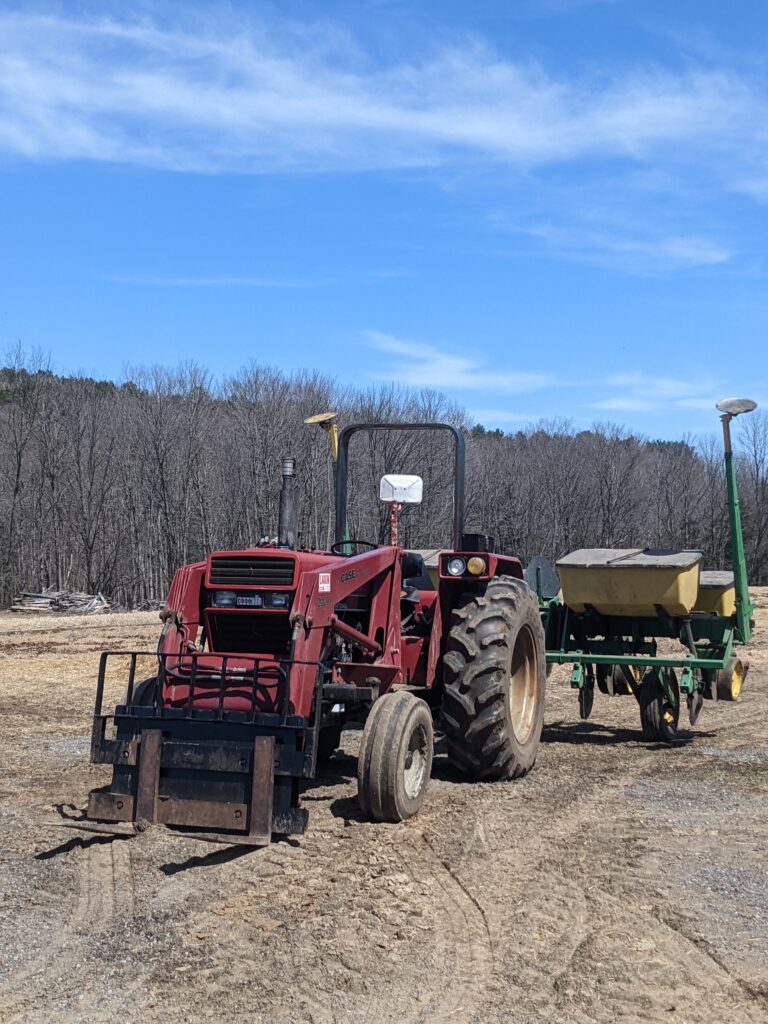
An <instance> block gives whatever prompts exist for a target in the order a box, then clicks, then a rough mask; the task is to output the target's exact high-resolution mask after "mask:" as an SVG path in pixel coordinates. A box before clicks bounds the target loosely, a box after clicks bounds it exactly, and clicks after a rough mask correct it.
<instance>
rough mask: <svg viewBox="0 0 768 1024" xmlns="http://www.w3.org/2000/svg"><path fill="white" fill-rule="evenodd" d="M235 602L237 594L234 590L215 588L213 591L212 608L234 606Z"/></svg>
mask: <svg viewBox="0 0 768 1024" xmlns="http://www.w3.org/2000/svg"><path fill="white" fill-rule="evenodd" d="M236 604H237V594H236V593H235V592H234V590H215V591H214V592H213V606H214V608H234V607H235V605H236Z"/></svg>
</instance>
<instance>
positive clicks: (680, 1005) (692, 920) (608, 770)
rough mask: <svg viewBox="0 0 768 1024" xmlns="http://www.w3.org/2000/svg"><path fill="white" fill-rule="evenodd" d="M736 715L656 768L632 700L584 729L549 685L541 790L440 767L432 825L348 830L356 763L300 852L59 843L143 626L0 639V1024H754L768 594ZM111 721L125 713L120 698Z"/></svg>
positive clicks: (108, 624) (347, 756)
mask: <svg viewBox="0 0 768 1024" xmlns="http://www.w3.org/2000/svg"><path fill="white" fill-rule="evenodd" d="M757 600H758V603H759V609H758V626H759V632H758V636H757V640H756V642H755V643H754V645H753V647H752V649H751V651H750V656H751V660H752V669H751V672H750V674H749V677H748V680H747V686H746V689H745V692H744V695H743V697H742V700H741V701H740V702H739V703H738V704H717V705H711V704H709V702H708V703H707V705H706V706H705V708H704V711H703V713H702V716H701V718H700V719H699V722H698V724H697V726H696V728H695V729H694V730H689V729H687V728H683V729H682V730H681V734H680V735H681V739H680V742H679V743H678V744H677V745H676V746H675V747H674V748H672V749H664V748H659V747H655V746H651V745H649V744H647V743H646V742H644V741H643V739H642V736H641V734H640V731H639V721H638V712H637V706H636V704H635V702H634V700H633V699H632V698H623V699H616V698H614V699H609V698H607V697H602V696H601V695H599V694H598V695H597V696H596V700H595V709H594V712H593V715H592V718H591V719H590V721H589V722H586V723H582V722H580V721H579V720H578V713H577V709H576V700H575V697H574V695H573V693H572V692H571V691H570V689H569V687H568V686H567V678H566V676H565V673H564V671H563V670H558V671H556V672H555V673H553V675H552V677H551V678H550V684H549V692H548V696H547V704H548V711H547V725H546V728H545V734H544V742H543V744H542V747H541V751H540V755H539V760H538V763H537V765H536V768H535V769H534V771H533V772H532V773H531V774H530V775H529V776H528V777H527V778H525V779H523V780H521V781H519V782H510V783H489V784H479V785H477V784H476V785H473V784H468V783H464V782H462V781H460V780H459V779H458V778H457V777H456V776H455V775H453V774H452V773H451V771H450V769H449V768H448V766H447V765H446V763H445V758H444V756H441V755H439V756H438V757H437V758H436V761H435V769H434V774H433V780H432V783H431V785H430V790H429V794H428V797H427V803H426V806H425V808H424V811H423V812H422V814H421V815H420V816H419V817H418V818H416V819H414V820H412V821H410V822H408V823H405V824H402V825H372V824H368V823H365V822H362V821H361V820H360V818H359V815H358V813H357V809H356V801H355V783H354V775H355V760H354V752H355V749H356V745H357V740H358V736H359V734H358V733H356V732H349V733H346V734H345V737H344V742H345V753H344V754H337V755H336V756H335V757H334V759H333V760H332V761H331V763H330V766H329V768H328V770H327V771H326V772H325V774H324V775H323V776H322V777H321V778H320V779H319V780H318V782H317V784H316V785H314V786H313V787H312V788H311V789H309V790H308V791H307V793H306V796H305V806H307V807H309V808H310V828H309V831H308V833H307V835H306V836H305V837H303V838H301V839H300V840H293V841H291V842H282V843H273V845H272V846H271V847H269V848H267V849H264V850H256V851H246V852H243V851H242V850H238V849H233V848H231V847H223V848H219V847H211V846H207V845H205V844H203V843H200V842H197V841H195V840H189V839H180V838H177V837H173V836H170V835H168V834H166V833H163V832H161V831H157V830H153V831H150V832H148V833H146V834H144V835H142V836H140V837H137V838H134V839H130V840H105V839H103V838H101V837H96V838H93V839H87V840H83V839H79V838H73V836H72V834H71V833H67V832H64V831H63V830H58V831H57V830H56V829H55V828H51V827H48V826H46V825H45V824H43V822H44V821H51V820H53V819H54V818H55V817H56V814H55V811H54V810H53V805H56V804H66V803H70V802H71V803H74V804H75V805H76V806H78V807H82V806H83V805H84V803H85V798H86V794H87V791H88V790H89V789H90V788H92V787H93V786H95V785H100V784H103V783H105V782H107V781H108V778H109V769H106V768H103V767H96V766H91V765H89V764H88V732H89V728H90V712H91V701H92V696H93V686H94V677H95V672H96V666H97V652H98V651H100V650H101V649H102V648H112V649H115V648H117V649H122V650H128V649H131V648H135V647H139V648H142V649H146V650H148V651H151V650H152V648H153V646H154V642H155V638H156V636H157V629H158V622H157V617H156V615H155V614H152V613H147V614H133V615H109V616H100V617H92V618H85V619H78V618H63V617H57V618H49V617H46V618H42V617H41V618H40V619H39V620H38V619H35V620H30V619H27V618H22V617H16V616H11V615H0V648H1V649H2V652H3V653H2V654H0V722H1V723H2V730H1V732H0V739H1V740H2V758H1V759H0V825H1V826H2V847H0V1020H2V1021H28V1022H49V1021H55V1022H74V1021H87V1022H89V1024H91V1022H101V1021H104V1022H107V1021H109V1022H112V1021H115V1020H120V1021H121V1022H123V1024H133V1022H139V1021H141V1022H150V1021H163V1022H168V1021H173V1022H175V1021H199V1020H203V1019H212V1020H215V1021H222V1022H229V1021H245V1020H248V1021H252V1022H265V1024H266V1022H269V1024H271V1022H286V1024H288V1022H291V1024H296V1022H305V1021H306V1022H315V1024H332V1022H344V1024H347V1022H349V1024H358V1022H360V1024H362V1022H368V1024H379V1022H381V1024H384V1022H396V1024H409V1022H425V1024H426V1022H429V1024H443V1022H447V1024H459V1022H463V1024H470V1022H474V1024H510V1022H520V1024H527V1022H534V1021H536V1022H539V1021H540V1022H577V1024H578V1022H593V1021H594V1022H606V1024H607V1022H616V1021H632V1022H636V1021H670V1020H674V1021H676V1022H691V1024H693V1022H696V1024H707V1022H717V1024H721V1022H722V1021H724V1020H726V1021H728V1022H729V1024H739V1022H748V1021H749V1022H762V1021H765V1020H766V1019H768V877H767V876H766V870H765V849H766V846H767V845H768V799H767V797H768V749H767V744H766V740H767V738H768V717H766V713H767V712H768V687H767V686H766V682H767V681H768V644H767V643H766V640H765V639H764V637H765V636H766V628H765V627H766V626H768V590H764V591H761V592H758V593H757ZM112 691H113V692H112V693H111V697H112V698H115V697H117V696H119V683H118V681H117V679H115V680H114V685H113V688H112Z"/></svg>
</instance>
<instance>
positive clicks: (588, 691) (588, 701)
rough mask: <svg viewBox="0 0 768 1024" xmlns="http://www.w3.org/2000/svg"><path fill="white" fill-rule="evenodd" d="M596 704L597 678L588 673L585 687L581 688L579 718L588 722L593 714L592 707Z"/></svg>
mask: <svg viewBox="0 0 768 1024" xmlns="http://www.w3.org/2000/svg"><path fill="white" fill-rule="evenodd" d="M594 703H595V677H594V676H593V675H592V673H591V672H587V675H586V677H585V679H584V685H583V686H580V687H579V718H581V719H583V720H584V721H586V719H588V718H589V716H590V715H591V714H592V705H593V704H594Z"/></svg>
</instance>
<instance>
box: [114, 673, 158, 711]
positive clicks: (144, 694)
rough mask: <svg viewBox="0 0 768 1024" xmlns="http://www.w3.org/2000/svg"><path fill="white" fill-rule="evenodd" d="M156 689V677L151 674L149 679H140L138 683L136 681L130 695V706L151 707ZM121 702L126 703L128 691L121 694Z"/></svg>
mask: <svg viewBox="0 0 768 1024" xmlns="http://www.w3.org/2000/svg"><path fill="white" fill-rule="evenodd" d="M156 690H157V678H156V677H155V676H153V677H152V678H151V679H142V681H141V682H140V683H136V684H135V686H134V687H133V695H132V696H131V704H130V706H131V707H132V708H136V707H152V705H153V704H154V703H155V692H156ZM120 703H121V704H124V705H127V704H128V692H127V691H126V692H125V693H124V694H123V699H122V701H121V702H120Z"/></svg>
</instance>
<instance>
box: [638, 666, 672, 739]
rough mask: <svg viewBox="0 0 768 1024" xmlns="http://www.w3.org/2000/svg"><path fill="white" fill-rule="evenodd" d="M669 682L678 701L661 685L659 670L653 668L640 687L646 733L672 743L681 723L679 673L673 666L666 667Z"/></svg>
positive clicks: (641, 720) (641, 722)
mask: <svg viewBox="0 0 768 1024" xmlns="http://www.w3.org/2000/svg"><path fill="white" fill-rule="evenodd" d="M664 673H665V676H666V681H667V685H668V687H669V688H670V690H671V691H672V693H673V695H674V698H675V700H674V704H672V703H670V700H669V697H668V696H667V693H666V691H665V689H664V687H663V686H662V685H661V680H660V679H659V675H658V672H657V671H656V669H654V668H649V669H648V670H647V671H646V673H645V675H644V676H643V681H642V683H641V684H640V688H639V689H638V691H637V701H638V704H639V705H640V724H641V726H642V729H643V736H645V738H646V739H647V740H652V741H654V742H656V743H672V742H674V740H675V739H676V738H677V723H678V721H679V719H680V689H679V687H678V685H677V676H676V675H675V670H674V669H672V668H667V669H664Z"/></svg>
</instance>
